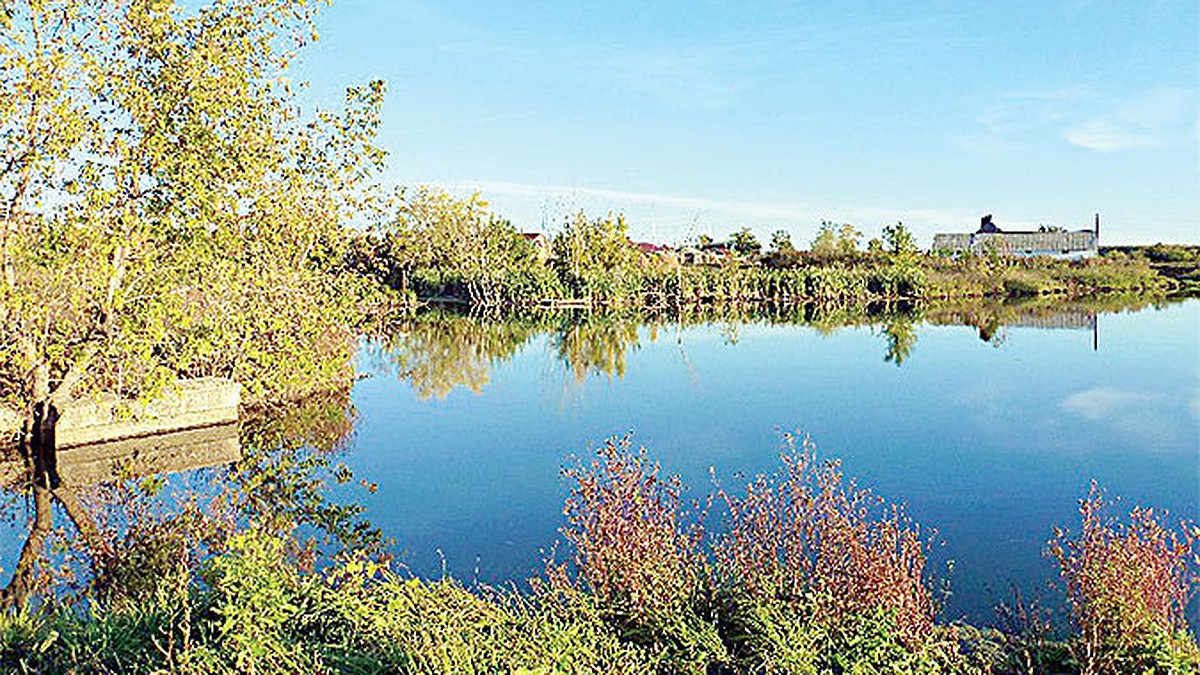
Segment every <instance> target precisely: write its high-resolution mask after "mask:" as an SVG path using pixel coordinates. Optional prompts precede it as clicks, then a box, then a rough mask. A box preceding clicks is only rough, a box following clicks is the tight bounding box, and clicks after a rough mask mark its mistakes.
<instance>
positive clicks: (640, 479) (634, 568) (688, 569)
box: [563, 437, 701, 622]
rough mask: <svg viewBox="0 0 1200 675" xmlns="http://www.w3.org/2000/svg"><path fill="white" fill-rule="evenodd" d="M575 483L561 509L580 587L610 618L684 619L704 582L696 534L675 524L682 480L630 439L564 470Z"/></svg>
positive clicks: (608, 445) (609, 443) (611, 444)
mask: <svg viewBox="0 0 1200 675" xmlns="http://www.w3.org/2000/svg"><path fill="white" fill-rule="evenodd" d="M564 474H565V475H566V477H567V478H568V479H570V480H572V481H573V482H574V484H575V485H574V487H573V488H572V490H571V494H570V496H569V497H568V498H567V501H566V505H565V507H564V508H563V514H564V515H565V516H566V517H567V523H568V524H567V526H566V527H565V528H564V529H563V534H564V535H565V537H566V539H567V541H569V542H570V543H571V544H572V545H573V546H574V548H575V562H576V566H577V568H578V571H579V575H580V577H581V579H582V581H583V582H584V583H585V584H586V585H587V587H588V588H589V589H590V590H591V591H592V593H594V594H595V596H596V599H597V600H599V601H600V603H601V605H602V606H603V607H605V608H608V609H609V611H611V612H614V613H616V614H619V615H621V616H622V617H623V618H627V619H630V620H633V621H635V622H655V621H656V620H660V619H668V618H670V617H671V616H672V615H675V614H677V613H679V612H680V611H681V609H682V608H683V607H684V606H685V605H686V603H687V602H688V600H689V598H690V597H692V595H693V593H694V592H695V591H696V589H697V587H698V583H699V581H700V571H699V570H700V560H701V559H700V554H699V553H698V552H697V548H698V539H699V534H698V532H695V533H691V534H687V533H684V532H683V530H682V528H681V527H680V524H679V522H678V511H679V500H680V496H679V495H680V485H679V479H678V477H677V476H672V477H670V478H667V479H662V478H659V465H658V463H656V462H652V461H651V460H650V459H649V458H648V457H647V455H646V451H645V449H644V448H643V449H639V450H637V451H633V450H632V449H631V443H630V440H629V438H628V437H626V438H622V439H614V440H609V441H607V442H606V443H605V445H604V446H603V447H602V448H600V449H599V450H598V451H597V457H596V458H595V459H594V460H592V462H591V463H590V464H589V465H587V466H584V467H578V468H573V469H566V470H565V471H564Z"/></svg>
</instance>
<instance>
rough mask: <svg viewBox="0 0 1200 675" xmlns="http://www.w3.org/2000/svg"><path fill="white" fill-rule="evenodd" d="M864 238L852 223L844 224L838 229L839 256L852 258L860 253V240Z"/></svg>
mask: <svg viewBox="0 0 1200 675" xmlns="http://www.w3.org/2000/svg"><path fill="white" fill-rule="evenodd" d="M861 238H862V232H860V231H859V230H858V228H856V227H854V226H853V225H851V224H850V223H843V224H842V225H841V227H839V228H838V235H837V252H838V255H841V256H846V257H850V256H853V255H854V254H855V253H857V252H858V240H859V239H861Z"/></svg>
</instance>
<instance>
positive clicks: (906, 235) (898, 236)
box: [883, 222, 917, 258]
mask: <svg viewBox="0 0 1200 675" xmlns="http://www.w3.org/2000/svg"><path fill="white" fill-rule="evenodd" d="M883 239H884V241H886V242H887V247H888V252H889V253H891V254H892V255H893V256H896V257H902V258H908V257H911V256H912V255H913V254H915V253H916V252H917V240H916V239H915V238H914V237H913V235H912V232H910V231H909V229H908V228H907V227H905V226H904V223H900V222H897V223H896V224H895V225H888V226H887V227H885V228H883Z"/></svg>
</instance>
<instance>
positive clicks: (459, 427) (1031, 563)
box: [343, 300, 1200, 620]
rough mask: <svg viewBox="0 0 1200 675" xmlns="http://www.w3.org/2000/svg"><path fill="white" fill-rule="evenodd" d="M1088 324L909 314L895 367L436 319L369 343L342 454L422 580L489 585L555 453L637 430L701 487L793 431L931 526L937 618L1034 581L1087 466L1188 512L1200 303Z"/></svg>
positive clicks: (564, 454)
mask: <svg viewBox="0 0 1200 675" xmlns="http://www.w3.org/2000/svg"><path fill="white" fill-rule="evenodd" d="M1090 322H1091V319H1090V318H1088V319H1087V320H1084V321H1082V322H1080V321H1078V320H1077V319H1076V320H1070V319H1068V320H1066V321H1059V322H1055V321H1041V322H1034V323H1040V324H1041V325H1040V326H1021V325H1010V326H1007V327H1004V328H1000V329H998V330H996V329H995V328H994V327H989V328H986V329H983V330H981V329H979V328H976V327H974V326H953V325H918V326H914V327H912V330H911V331H908V334H907V337H908V347H909V349H908V350H907V355H906V358H903V359H899V360H902V363H899V364H897V361H898V359H897V358H895V355H894V354H891V353H889V352H888V351H887V348H888V344H889V343H888V339H887V335H886V334H885V330H884V328H881V327H878V326H876V327H872V326H863V327H848V328H841V329H837V330H835V331H832V332H829V331H825V332H822V331H819V330H817V329H816V328H813V327H811V326H803V325H765V324H755V323H746V324H737V323H734V324H710V325H695V326H690V327H682V328H676V327H674V326H671V325H665V326H658V327H657V328H649V327H646V326H641V327H636V328H629V327H625V328H615V329H609V333H610V334H608V335H606V336H605V339H606V340H607V341H606V342H604V341H603V340H602V342H604V344H603V345H602V346H600V347H597V346H595V345H591V346H587V345H583V346H581V345H580V341H579V340H573V339H572V337H571V336H570V335H564V334H563V333H561V332H560V333H556V332H550V333H541V332H538V331H536V330H530V331H528V334H525V333H524V332H522V331H521V330H515V331H510V332H509V333H507V334H504V335H499V336H497V335H494V334H493V335H491V336H490V337H486V338H480V337H479V336H478V335H473V333H472V332H471V331H470V330H466V329H464V328H462V327H461V326H460V327H457V328H455V327H453V326H449V325H446V326H438V325H437V324H436V323H433V324H429V325H425V326H424V327H420V328H415V329H413V330H412V332H410V333H409V334H408V335H407V336H406V337H404V338H401V339H399V340H396V341H393V343H392V344H391V345H390V346H388V347H386V348H385V347H383V346H381V345H380V344H377V343H369V344H366V345H365V346H364V348H363V353H362V355H361V357H360V361H361V364H360V366H361V368H362V369H363V370H364V371H365V372H366V373H368V374H369V377H367V378H366V379H363V380H361V381H360V382H359V383H358V384H357V385H356V387H355V389H354V391H353V394H352V400H353V406H354V408H355V409H356V411H357V421H356V424H355V433H354V435H353V437H352V439H351V441H350V445H349V448H348V451H347V452H346V454H345V457H344V460H343V461H345V462H346V463H347V464H349V465H350V466H351V467H352V468H353V469H354V471H355V474H356V475H357V476H358V477H359V478H364V479H366V480H368V481H371V482H373V483H376V484H378V486H379V488H378V491H377V492H376V493H374V494H371V495H368V496H366V497H365V498H362V497H361V493H360V492H355V493H354V494H355V497H356V498H359V499H360V501H363V503H364V504H365V505H366V507H367V509H368V511H367V516H368V518H369V519H370V520H371V521H372V522H374V523H375V524H376V525H378V526H379V527H380V528H381V529H382V530H383V532H384V533H385V534H386V535H387V536H389V537H392V538H394V539H395V542H396V544H395V549H396V551H397V552H398V553H399V554H400V556H401V559H402V560H403V561H404V562H405V563H406V564H407V565H408V566H409V567H410V568H411V569H412V570H413V571H414V572H416V573H418V574H421V575H438V574H440V573H441V572H442V571H443V570H445V571H447V572H449V573H451V574H453V575H455V576H458V577H460V578H464V579H468V580H470V579H477V580H479V581H482V582H488V583H497V582H507V581H519V580H522V579H525V578H527V577H528V576H529V575H531V574H534V573H535V572H536V571H537V570H538V569H539V568H540V566H541V561H542V559H543V556H544V551H545V550H547V549H548V548H549V547H550V546H551V545H552V544H553V543H554V542H555V541H556V539H558V538H559V534H558V528H559V527H561V525H562V523H563V520H562V516H561V507H562V500H563V497H564V495H565V493H566V490H567V486H566V485H565V484H564V482H563V481H562V479H561V478H560V474H559V471H560V468H561V467H562V466H563V465H564V464H567V463H569V462H570V461H571V457H572V456H573V455H575V456H581V457H586V455H587V451H588V448H589V447H590V446H594V445H595V444H597V443H600V442H602V441H603V440H604V439H605V438H607V437H611V436H614V435H620V434H625V433H628V432H632V433H633V434H634V440H635V443H637V444H640V445H644V446H646V447H647V448H648V449H650V451H651V452H652V453H653V455H654V456H656V457H657V458H658V459H659V460H661V462H662V466H663V468H664V471H666V472H670V473H678V474H680V475H681V476H682V478H683V480H684V481H685V483H687V484H688V485H690V486H691V495H692V496H695V497H703V496H705V495H707V494H708V492H709V490H710V488H711V485H712V481H711V478H710V471H711V472H715V475H716V476H717V478H718V479H719V480H721V481H722V482H723V483H724V484H726V485H730V484H737V483H738V480H739V478H738V477H739V476H741V475H750V474H753V473H758V472H765V471H772V470H774V469H775V467H776V466H777V454H778V450H779V442H780V432H781V430H800V431H802V432H803V433H806V434H808V435H809V436H811V438H812V439H813V441H814V442H815V443H816V445H817V446H818V450H819V452H820V454H821V455H822V456H824V457H826V458H839V459H841V460H842V461H843V463H844V467H845V470H846V472H847V474H848V475H850V476H854V477H857V478H858V479H859V480H860V481H861V483H862V484H864V485H866V486H869V487H871V488H873V489H874V490H875V491H876V492H877V493H878V494H880V495H882V496H884V497H886V498H888V499H891V500H897V501H903V502H904V503H905V504H906V505H907V507H908V510H909V513H910V515H911V516H912V517H913V518H914V519H915V520H917V521H919V522H920V523H922V524H923V525H924V526H927V527H934V528H936V530H937V531H938V533H939V537H940V539H942V540H944V541H945V544H944V546H943V547H941V548H940V549H939V550H938V551H936V553H935V558H936V561H937V562H936V567H935V569H937V570H939V571H944V569H945V567H944V565H945V563H946V562H947V561H950V560H952V561H954V569H953V573H952V574H951V575H950V576H949V578H950V582H951V585H952V588H953V591H954V594H953V595H952V596H951V598H950V600H949V605H948V614H949V615H950V616H951V617H955V616H960V615H966V616H969V617H972V618H975V619H977V620H987V619H988V618H989V617H990V609H989V608H990V607H991V606H992V605H993V604H995V603H996V602H997V601H999V600H1002V599H1005V598H1007V597H1009V590H1008V589H1009V587H1010V585H1011V584H1015V585H1017V586H1018V587H1020V588H1021V589H1023V591H1024V592H1026V593H1027V594H1028V593H1032V594H1037V593H1038V592H1040V591H1041V590H1042V589H1044V588H1045V587H1046V586H1047V584H1048V582H1049V581H1050V580H1051V578H1052V576H1053V574H1054V570H1053V569H1052V565H1051V563H1050V562H1049V561H1047V560H1046V559H1045V558H1044V557H1043V549H1044V545H1045V542H1046V540H1047V538H1048V537H1049V536H1050V533H1051V527H1052V526H1054V525H1055V524H1061V525H1068V526H1073V525H1074V524H1075V522H1076V516H1075V508H1076V503H1077V500H1078V498H1079V497H1081V496H1082V495H1084V494H1085V493H1086V491H1087V487H1088V484H1089V481H1091V480H1093V479H1095V480H1097V481H1099V483H1100V484H1101V485H1102V486H1103V487H1105V488H1106V489H1107V490H1108V491H1109V492H1110V494H1113V495H1120V496H1121V497H1122V499H1123V503H1124V504H1129V505H1132V504H1133V503H1140V504H1145V505H1153V506H1155V507H1158V508H1167V509H1169V510H1170V511H1171V513H1172V514H1174V515H1175V516H1180V517H1186V518H1191V519H1200V506H1198V504H1200V467H1198V458H1200V301H1195V300H1192V301H1188V302H1186V303H1183V304H1175V305H1172V306H1169V307H1166V308H1164V309H1158V310H1156V309H1153V308H1151V309H1146V310H1143V311H1140V312H1136V313H1115V314H1101V315H1100V316H1099V317H1097V318H1096V319H1095V322H1094V323H1095V324H1096V329H1095V330H1093V329H1092V328H1091V327H1089V326H1088V324H1089V323H1090ZM1027 323H1028V322H1027ZM1057 324H1066V325H1067V326H1076V327H1046V326H1047V325H1057ZM1079 326H1082V327H1079ZM905 330H906V327H901V332H902V333H903V332H904V331H905ZM493 332H495V329H493ZM514 333H515V334H514ZM981 333H982V334H983V335H984V337H987V338H989V340H987V341H985V340H982V339H981V337H980V336H981ZM438 336H440V337H438ZM914 337H915V343H912V342H911V340H912V339H913V338H914ZM582 342H587V341H586V340H584V341H582ZM434 345H436V347H435V346H434ZM464 355H467V356H466V357H464ZM885 357H886V358H885Z"/></svg>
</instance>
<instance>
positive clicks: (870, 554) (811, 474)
mask: <svg viewBox="0 0 1200 675" xmlns="http://www.w3.org/2000/svg"><path fill="white" fill-rule="evenodd" d="M781 458H782V460H783V466H784V468H783V470H782V472H780V473H779V474H778V475H775V476H771V477H767V476H759V477H758V478H756V479H755V480H754V481H753V482H751V483H750V484H749V485H748V486H747V487H746V491H745V494H744V495H743V496H736V495H733V494H730V493H729V492H727V491H725V490H724V489H719V491H718V497H719V498H720V499H721V500H722V501H723V502H724V503H725V504H726V505H727V507H728V510H729V525H728V528H727V532H726V534H725V535H724V536H722V537H720V538H719V539H718V541H717V544H716V557H717V566H718V570H719V573H720V575H721V578H722V579H723V580H725V582H726V583H727V584H730V585H732V586H734V587H736V588H741V589H744V590H745V591H746V592H748V593H750V594H752V595H754V596H759V597H771V598H775V599H780V600H785V601H791V602H808V603H812V605H813V610H814V611H815V613H816V616H815V618H816V619H817V620H834V621H836V620H838V619H840V618H844V617H848V616H852V615H857V614H863V613H867V612H872V611H884V612H888V613H890V614H891V615H892V619H893V622H894V627H895V631H896V635H897V637H898V638H899V639H900V640H901V641H902V642H904V643H905V644H907V645H909V646H917V645H919V644H921V643H922V642H923V641H924V640H925V639H926V638H927V637H928V636H929V635H930V633H931V632H932V630H933V626H934V622H933V619H934V608H933V599H932V596H931V593H930V591H929V588H928V587H927V585H926V583H925V581H926V580H925V577H924V569H925V550H924V544H923V541H922V537H921V531H920V528H919V526H918V525H917V524H915V523H913V522H912V521H911V520H909V519H908V518H907V517H906V516H905V515H904V512H903V510H902V509H901V508H900V507H899V506H894V505H892V506H889V505H887V504H886V503H885V502H884V501H883V500H882V499H881V498H879V497H877V496H875V495H874V494H872V493H871V492H870V491H869V490H866V489H864V488H860V487H858V486H857V485H856V484H855V483H854V482H853V481H848V480H845V479H844V477H843V475H842V472H841V470H840V468H839V465H838V463H836V462H824V463H820V462H818V461H817V460H816V456H815V451H814V448H813V446H812V444H811V443H810V442H809V441H808V440H807V439H805V440H803V441H802V442H800V444H799V447H797V443H796V440H795V438H794V437H792V436H790V435H788V436H785V438H784V451H783V452H782V453H781Z"/></svg>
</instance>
